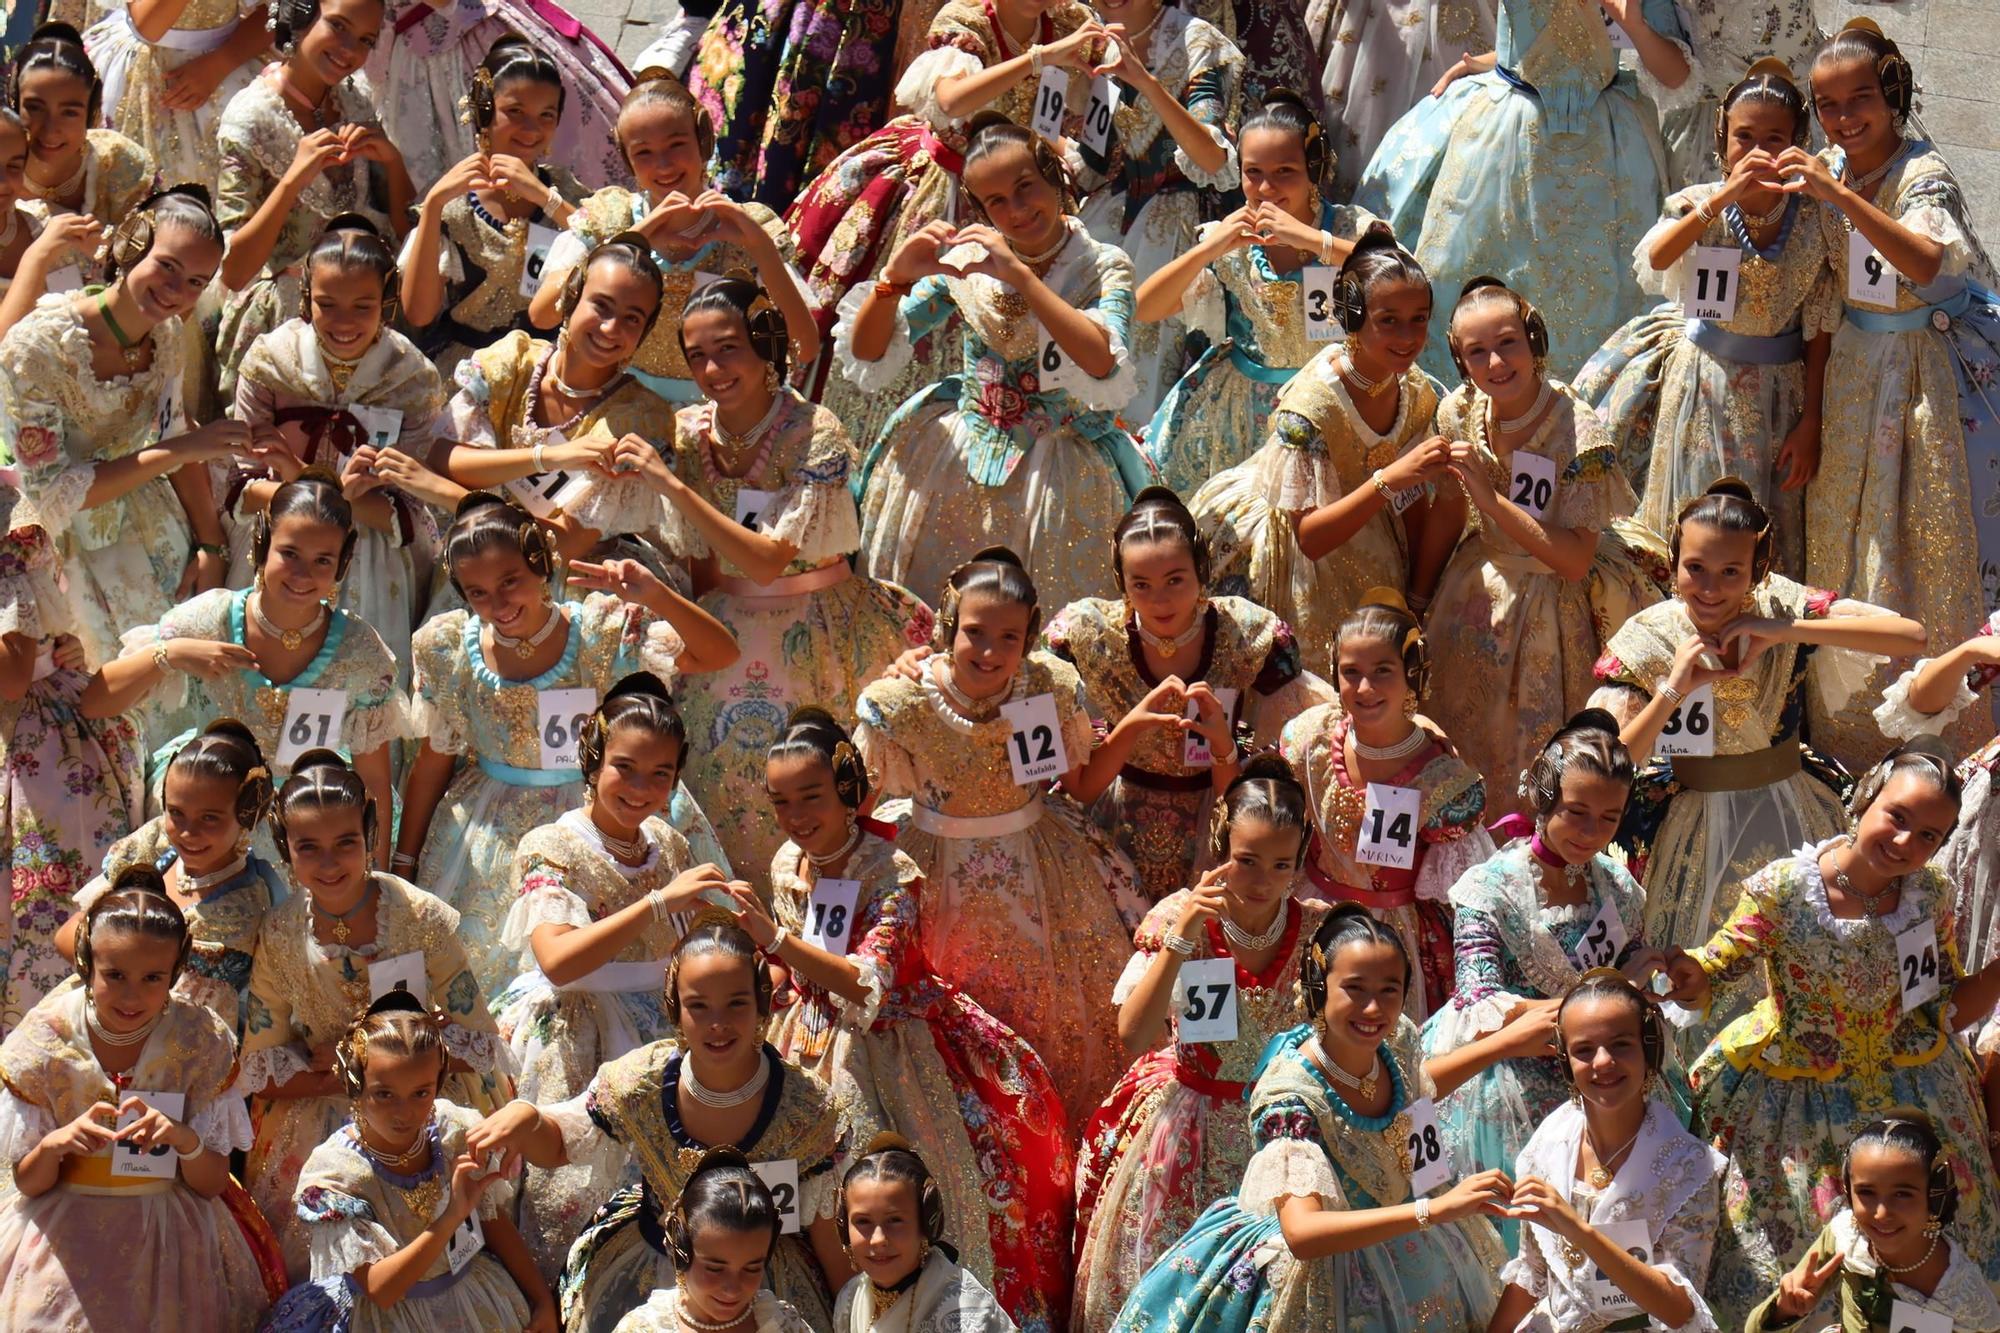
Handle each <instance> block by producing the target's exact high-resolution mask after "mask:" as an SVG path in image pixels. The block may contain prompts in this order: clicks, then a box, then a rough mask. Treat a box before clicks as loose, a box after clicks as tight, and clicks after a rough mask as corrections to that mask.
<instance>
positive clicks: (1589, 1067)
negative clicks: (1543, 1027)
mask: <svg viewBox="0 0 2000 1333" xmlns="http://www.w3.org/2000/svg"><path fill="white" fill-rule="evenodd" d="M1562 1039H1563V1049H1564V1050H1566V1051H1567V1052H1568V1056H1567V1059H1568V1060H1569V1074H1570V1079H1571V1081H1572V1082H1573V1083H1574V1084H1575V1085H1576V1089H1577V1091H1578V1092H1579V1093H1581V1094H1582V1095H1583V1099H1584V1101H1586V1102H1588V1103H1589V1104H1590V1105H1592V1106H1594V1107H1596V1108H1597V1109H1598V1110H1600V1111H1617V1110H1621V1109H1623V1108H1624V1107H1626V1106H1628V1105H1630V1104H1631V1102H1632V1101H1633V1099H1635V1098H1638V1097H1643V1096H1644V1095H1645V1092H1646V1074H1647V1069H1646V1046H1645V1042H1644V1040H1643V1039H1642V1037H1641V1028H1640V1018H1639V1014H1638V1013H1637V1011H1636V1010H1634V1009H1633V1008H1632V1003H1631V1001H1630V1000H1627V999H1619V998H1618V997H1617V996H1613V995H1585V996H1581V997H1579V998H1577V999H1574V1000H1571V1001H1570V1002H1569V1003H1568V1004H1566V1005H1564V1006H1563V1011H1562Z"/></svg>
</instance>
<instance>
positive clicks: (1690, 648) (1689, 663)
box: [1662, 634, 1737, 694]
mask: <svg viewBox="0 0 2000 1333" xmlns="http://www.w3.org/2000/svg"><path fill="white" fill-rule="evenodd" d="M1727 642H1728V640H1727V639H1725V638H1724V637H1723V636H1722V635H1719V634H1716V635H1709V634H1690V635H1688V636H1687V637H1686V638H1685V639H1682V640H1681V646H1680V648H1679V649H1678V650H1676V651H1675V653H1674V661H1673V665H1672V666H1669V667H1668V668H1667V678H1666V680H1665V681H1664V682H1662V684H1663V685H1664V686H1669V687H1671V688H1673V689H1676V690H1679V691H1680V692H1681V693H1682V694H1692V693H1693V692H1694V691H1696V690H1698V689H1700V688H1701V687H1702V686H1704V685H1709V684H1713V683H1714V682H1716V681H1718V680H1728V679H1729V678H1730V677H1731V676H1734V675H1736V674H1737V672H1736V671H1735V670H1733V669H1731V668H1729V667H1726V666H1725V667H1712V666H1704V665H1703V664H1702V658H1704V657H1713V658H1715V659H1716V660H1717V661H1720V660H1722V645H1723V644H1725V643H1727Z"/></svg>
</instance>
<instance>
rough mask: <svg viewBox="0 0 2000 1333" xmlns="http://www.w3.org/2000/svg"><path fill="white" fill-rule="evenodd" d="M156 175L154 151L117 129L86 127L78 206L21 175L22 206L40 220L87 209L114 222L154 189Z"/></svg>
mask: <svg viewBox="0 0 2000 1333" xmlns="http://www.w3.org/2000/svg"><path fill="white" fill-rule="evenodd" d="M158 179H159V171H158V169H157V168H156V167H155V166H154V164H153V155H152V154H151V153H149V152H147V151H146V150H145V149H144V148H142V147H140V146H139V145H138V144H136V143H133V142H132V141H131V140H130V139H128V138H126V137H125V136H124V135H122V134H120V133H119V132H118V131H117V130H107V129H93V130H87V131H85V136H84V145H83V193H82V196H81V197H80V198H79V200H78V202H77V206H76V207H75V208H71V207H70V206H69V205H67V204H65V203H63V202H61V201H60V200H58V199H56V198H54V197H53V194H52V192H50V191H45V190H43V189H42V188H41V187H39V186H37V185H36V184H35V183H34V182H33V181H30V180H28V179H27V178H26V177H25V176H24V177H22V179H21V208H22V211H24V212H26V213H27V214H28V215H29V216H31V217H34V218H38V219H41V220H43V221H46V220H47V219H48V218H50V217H51V216H54V215H57V214H61V213H88V214H90V216H92V217H94V218H96V219H98V220H99V221H100V222H109V223H111V224H113V225H116V223H117V222H119V221H121V220H122V219H123V218H124V217H125V215H126V214H127V213H130V212H131V211H132V209H133V208H134V207H135V206H136V205H137V204H138V202H139V201H140V200H141V199H144V198H145V197H146V196H147V195H149V194H151V193H152V192H153V185H154V182H156V181H157V180H158ZM170 183H171V182H170Z"/></svg>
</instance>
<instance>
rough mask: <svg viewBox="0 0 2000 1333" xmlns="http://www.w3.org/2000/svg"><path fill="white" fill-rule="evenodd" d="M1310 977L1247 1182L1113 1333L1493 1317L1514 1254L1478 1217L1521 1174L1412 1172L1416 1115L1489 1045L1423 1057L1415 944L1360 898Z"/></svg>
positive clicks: (1314, 956)
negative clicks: (1414, 1018)
mask: <svg viewBox="0 0 2000 1333" xmlns="http://www.w3.org/2000/svg"><path fill="white" fill-rule="evenodd" d="M1299 981H1300V986H1301V990H1302V992H1303V994H1304V998H1305V1003H1306V1010H1307V1012H1308V1013H1309V1014H1310V1015H1311V1016H1312V1020H1311V1022H1310V1023H1307V1024H1301V1025H1300V1026H1298V1027H1296V1028H1294V1029H1292V1030H1291V1031H1290V1032H1287V1033H1285V1034H1283V1035H1282V1036H1280V1037H1278V1038H1277V1039H1276V1040H1274V1041H1273V1042H1272V1043H1271V1045H1270V1047H1269V1048H1268V1049H1267V1059H1266V1060H1265V1062H1264V1067H1263V1070H1262V1072H1261V1073H1260V1074H1259V1076H1258V1078H1257V1081H1256V1086H1255V1087H1254V1088H1252V1089H1251V1091H1250V1094H1249V1099H1248V1100H1249V1103H1250V1129H1251V1135H1252V1140H1253V1142H1254V1144H1255V1147H1256V1153H1255V1155H1254V1156H1252V1157H1251V1159H1250V1165H1249V1168H1248V1169H1247V1170H1246V1171H1245V1173H1244V1176H1243V1181H1242V1184H1241V1185H1240V1186H1239V1188H1238V1190H1237V1193H1236V1195H1235V1196H1234V1197H1225V1198H1223V1199H1222V1200H1220V1201H1218V1202H1216V1203H1214V1204H1212V1205H1210V1207H1209V1209H1208V1211H1206V1212H1204V1213H1203V1214H1202V1215H1201V1216H1200V1217H1199V1218H1197V1219H1196V1221H1195V1224H1194V1225H1193V1227H1191V1228H1189V1230H1188V1233H1187V1234H1186V1235H1185V1236H1183V1237H1182V1238H1181V1239H1180V1240H1179V1241H1178V1242H1176V1243H1175V1245H1174V1246H1173V1247H1172V1248H1171V1249H1169V1250H1168V1251H1167V1252H1166V1254H1164V1255H1163V1256H1161V1258H1160V1261H1159V1262H1158V1263H1156V1264H1154V1265H1153V1268H1152V1271H1151V1272H1149V1273H1147V1274H1146V1276H1145V1278H1144V1279H1143V1280H1142V1281H1141V1282H1140V1283H1139V1285H1138V1287H1137V1288H1136V1289H1135V1290H1134V1291H1133V1293H1132V1297H1131V1299H1130V1300H1128V1301H1127V1302H1126V1303H1125V1309H1124V1311H1123V1312H1122V1313H1121V1314H1120V1315H1119V1317H1118V1322H1117V1323H1116V1324H1115V1325H1113V1330H1114V1333H1147V1331H1148V1330H1157V1329H1164V1328H1200V1329H1205V1330H1216V1331H1217V1333H1248V1330H1252V1329H1281V1328H1282V1329H1295V1328H1297V1329H1303V1328H1328V1327H1338V1328H1343V1329H1353V1330H1359V1331H1361V1333H1388V1330H1391V1329H1394V1330H1399V1331H1400V1330H1422V1333H1447V1331H1448V1333H1461V1330H1465V1329H1469V1328H1478V1327H1483V1326H1484V1325H1485V1322H1486V1319H1487V1317H1488V1316H1489V1315H1491V1314H1492V1313H1493V1305H1494V1301H1495V1300H1496V1299H1497V1297H1498V1295H1499V1286H1498V1283H1497V1282H1496V1280H1495V1277H1494V1274H1495V1273H1496V1272H1497V1270H1498V1269H1499V1267H1500V1265H1501V1264H1502V1263H1503V1262H1504V1261H1505V1259H1506V1255H1505V1252H1504V1251H1503V1250H1502V1249H1501V1247H1500V1242H1499V1238H1498V1237H1496V1236H1495V1235H1494V1233H1493V1228H1492V1226H1491V1224H1489V1223H1488V1222H1487V1221H1486V1219H1485V1218H1484V1217H1481V1216H1479V1214H1481V1213H1489V1214H1497V1213H1498V1212H1499V1211H1500V1210H1501V1208H1502V1207H1504V1206H1505V1205H1506V1203H1507V1202H1508V1200H1509V1199H1510V1198H1511V1197H1512V1195H1513V1192H1514V1184H1513V1182H1512V1181H1511V1180H1509V1179H1508V1178H1507V1174H1506V1172H1504V1171H1482V1172H1479V1173H1478V1174H1476V1175H1473V1176H1469V1177H1467V1178H1466V1179H1464V1180H1462V1181H1459V1182H1458V1183H1457V1184H1455V1185H1452V1186H1450V1187H1449V1188H1446V1187H1445V1186H1444V1185H1443V1183H1442V1181H1439V1182H1438V1183H1436V1184H1432V1183H1431V1181H1430V1175H1431V1174H1433V1173H1434V1168H1432V1169H1431V1170H1430V1171H1427V1174H1426V1178H1425V1184H1426V1188H1423V1189H1418V1188H1415V1187H1414V1185H1413V1181H1412V1171H1413V1168H1415V1167H1417V1166H1418V1165H1419V1162H1418V1160H1417V1153H1418V1151H1419V1150H1420V1149H1421V1148H1422V1145H1423V1143H1424V1141H1425V1133H1424V1130H1425V1127H1427V1126H1428V1120H1427V1119H1426V1120H1425V1125H1423V1126H1420V1125H1418V1124H1417V1123H1416V1118H1417V1117H1428V1114H1429V1110H1430V1106H1431V1104H1432V1100H1433V1099H1434V1098H1435V1097H1436V1096H1438V1095H1439V1094H1440V1093H1444V1092H1449V1091H1450V1090H1451V1088H1452V1087H1453V1086H1455V1085H1456V1083H1457V1082H1458V1081H1459V1080H1460V1079H1462V1078H1463V1077H1464V1076H1465V1075H1466V1073H1468V1072H1470V1071H1471V1070H1473V1069H1476V1068H1478V1067H1479V1063H1480V1060H1481V1059H1482V1058H1490V1055H1488V1056H1475V1055H1473V1054H1472V1053H1471V1052H1470V1051H1468V1052H1463V1053H1460V1054H1458V1055H1454V1056H1449V1057H1445V1058H1444V1059H1442V1060H1436V1061H1432V1062H1430V1063H1429V1064H1428V1065H1427V1064H1425V1063H1424V1062H1423V1061H1422V1058H1421V1055H1420V1053H1419V1051H1418V1049H1417V1030H1416V1028H1415V1026H1414V1025H1412V1024H1411V1023H1409V1022H1408V1021H1407V1020H1406V1019H1405V1018H1404V1016H1403V995H1404V993H1405V991H1406V988H1407V987H1408V985H1409V981H1410V960H1409V957H1408V955H1406V954H1405V953H1404V952H1403V946H1402V943H1401V942H1400V941H1399V940H1398V939H1397V938H1396V935H1395V933H1394V932H1393V931H1391V930H1389V928H1388V927H1386V926H1384V925H1382V924H1381V923H1380V922H1378V921H1376V920H1375V919H1374V918H1373V917H1371V916H1370V915H1368V911H1367V909H1366V908H1364V907H1361V906H1359V905H1358V904H1351V903H1350V904H1343V905H1341V906H1339V907H1337V908H1335V909H1334V910H1333V911H1332V912H1330V913H1328V914H1327V916H1326V917H1325V918H1324V919H1323V920H1322V921H1321V922H1320V924H1319V927H1318V929H1317V930H1316V931H1314V933H1313V935H1312V938H1311V941H1310V943H1309V944H1308V946H1307V950H1306V958H1305V960H1304V962H1303V963H1302V964H1301V965H1300V969H1299ZM1356 1070H1360V1071H1361V1072H1359V1073H1356V1072H1355V1071H1356ZM1412 1139H1415V1140H1417V1144H1418V1147H1417V1148H1415V1149H1413V1148H1412V1146H1411V1140H1412ZM1442 1175H1443V1179H1449V1168H1447V1169H1446V1171H1445V1172H1444V1173H1442Z"/></svg>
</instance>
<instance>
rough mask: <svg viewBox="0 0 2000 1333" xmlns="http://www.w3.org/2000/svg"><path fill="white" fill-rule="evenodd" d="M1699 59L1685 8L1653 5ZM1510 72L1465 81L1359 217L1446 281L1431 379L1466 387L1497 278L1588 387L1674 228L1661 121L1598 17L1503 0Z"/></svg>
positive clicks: (1424, 107)
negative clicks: (1456, 325) (1652, 245)
mask: <svg viewBox="0 0 2000 1333" xmlns="http://www.w3.org/2000/svg"><path fill="white" fill-rule="evenodd" d="M1643 13H1644V15H1645V19H1646V22H1647V24H1648V25H1649V26H1651V27H1652V29H1653V31H1655V32H1657V33H1660V34H1661V35H1662V36H1665V37H1668V38H1670V39H1674V40H1677V41H1681V42H1682V44H1683V46H1685V41H1684V35H1683V31H1682V28H1681V24H1680V19H1679V16H1678V15H1677V14H1676V12H1675V9H1674V4H1673V0H1644V4H1643ZM1494 52H1495V54H1496V56H1497V57H1498V60H1499V63H1498V66H1497V67H1496V68H1495V69H1493V70H1492V71H1491V72H1489V73H1486V74H1477V75H1472V76H1469V77H1466V78H1461V79H1458V80H1455V81H1454V82H1453V83H1452V85H1451V86H1450V87H1449V88H1447V89H1445V91H1444V94H1443V96H1441V97H1426V98H1425V99H1424V100H1423V101H1421V102H1419V103H1418V104H1417V105H1416V106H1415V107H1414V108H1412V109H1411V110H1410V112H1409V113H1408V114H1407V115H1405V116H1404V117H1403V118H1402V119H1401V120H1399V121H1397V122H1396V123H1395V124H1394V125H1393V126H1391V127H1390V129H1389V133H1388V135H1387V136H1386V137H1385V138H1384V139H1383V140H1382V143H1381V146H1380V147H1378V148H1377V149H1376V150H1375V156H1374V158H1373V160H1371V161H1370V162H1369V164H1368V167H1367V170H1366V171H1365V172H1363V174H1362V177H1361V187H1360V189H1359V190H1358V191H1356V193H1355V202H1356V203H1357V204H1359V205H1360V206H1361V207H1363V208H1365V209H1367V210H1369V211H1370V212H1372V213H1374V214H1376V215H1377V216H1379V217H1381V218H1383V219H1385V220H1386V221H1387V222H1388V223H1389V225H1390V226H1391V227H1392V228H1394V229H1395V232H1396V236H1397V237H1398V238H1399V239H1400V240H1401V241H1402V242H1403V244H1405V245H1407V246H1410V247H1411V248H1412V249H1413V250H1414V252H1415V253H1416V256H1417V259H1418V260H1419V261H1420V262H1421V263H1422V264H1423V266H1424V270H1425V272H1427V273H1429V274H1430V278H1431V283H1432V287H1433V290H1434V291H1435V292H1436V295H1437V311H1438V317H1437V318H1434V319H1433V320H1432V321H1431V339H1430V344H1429V346H1428V347H1427V348H1426V349H1425V351H1424V356H1423V365H1424V368H1425V369H1426V370H1428V371H1429V372H1430V373H1431V374H1432V375H1434V376H1437V377H1438V378H1440V379H1444V380H1446V382H1447V383H1449V382H1451V381H1452V380H1454V379H1456V378H1457V374H1456V371H1455V370H1454V369H1453V367H1452V364H1451V356H1450V354H1449V353H1448V352H1447V351H1446V349H1445V343H1444V335H1445V328H1446V325H1447V323H1448V320H1447V319H1445V318H1444V316H1445V315H1447V314H1448V313H1449V312H1450V309H1451V305H1452V302H1453V301H1455V300H1456V299H1457V297H1458V291H1459V288H1460V287H1461V286H1463V285H1464V284H1465V282H1466V281H1467V280H1468V279H1470V278H1475V277H1478V276H1479V275H1481V274H1491V275H1493V276H1494V277H1497V278H1500V279H1501V280H1502V281H1504V282H1506V284H1507V285H1508V286H1509V287H1511V288H1513V289H1514V290H1515V291H1517V292H1520V293H1521V294H1522V295H1523V296H1525V297H1527V298H1528V300H1530V301H1532V302H1533V303H1534V304H1535V305H1536V306H1537V307H1538V308H1539V309H1540V310H1541V312H1542V314H1543V316H1544V318H1546V320H1547V321H1548V326H1549V372H1548V373H1550V374H1551V375H1554V376H1556V377H1557V378H1559V379H1568V378H1570V377H1572V376H1573V375H1574V374H1575V373H1576V371H1577V369H1578V368H1579V367H1580V366H1582V365H1583V363H1584V361H1585V359H1586V358H1588V357H1589V356H1590V354H1591V353H1592V352H1594V351H1596V350H1597V348H1598V346H1599V345H1600V344H1602V343H1603V342H1604V341H1605V339H1607V338H1608V337H1610V335H1611V334H1612V333H1613V332H1614V331H1615V330H1616V329H1617V328H1618V327H1619V326H1620V325H1621V324H1623V323H1624V322H1625V321H1626V320H1628V319H1630V318H1631V317H1632V316H1634V315H1636V314H1638V313H1639V312H1640V311H1641V310H1642V309H1644V308H1645V297H1644V296H1643V294H1642V293H1641V292H1640V290H1639V284H1638V280H1637V279H1636V278H1634V277H1633V274H1632V248H1633V247H1634V246H1635V245H1637V244H1638V243H1639V239H1640V237H1642V236H1644V235H1645V233H1646V230H1647V228H1649V227H1651V226H1652V225H1653V221H1654V219H1656V218H1657V217H1658V216H1659V214H1660V200H1661V196H1662V195H1663V193H1664V182H1665V165H1664V163H1665V158H1664V150H1663V149H1662V147H1661V144H1660V135H1659V129H1658V123H1657V122H1658V115H1657V113H1656V112H1655V110H1654V108H1653V107H1652V106H1651V105H1650V104H1649V103H1648V102H1647V101H1646V99H1645V98H1644V97H1643V96H1641V94H1640V90H1639V80H1638V76H1637V75H1635V74H1634V73H1633V72H1632V71H1630V70H1620V69H1619V68H1618V65H1617V61H1616V53H1615V52H1614V51H1613V50H1612V47H1611V41H1610V38H1609V37H1608V36H1606V33H1605V27H1604V23H1603V20H1602V18H1601V11H1600V10H1599V9H1598V7H1597V6H1596V5H1580V4H1578V3H1577V0H1501V5H1500V17H1499V24H1498V27H1497V31H1496V41H1495V46H1494Z"/></svg>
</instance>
